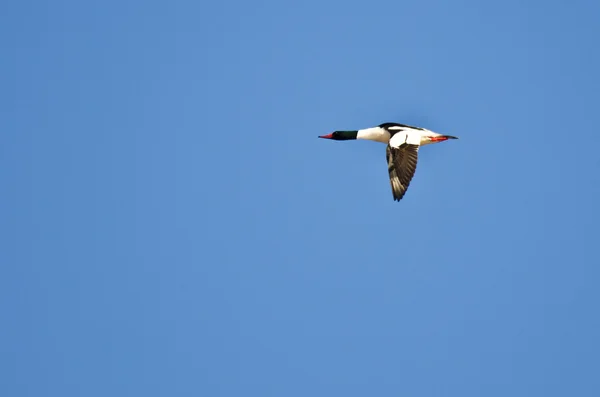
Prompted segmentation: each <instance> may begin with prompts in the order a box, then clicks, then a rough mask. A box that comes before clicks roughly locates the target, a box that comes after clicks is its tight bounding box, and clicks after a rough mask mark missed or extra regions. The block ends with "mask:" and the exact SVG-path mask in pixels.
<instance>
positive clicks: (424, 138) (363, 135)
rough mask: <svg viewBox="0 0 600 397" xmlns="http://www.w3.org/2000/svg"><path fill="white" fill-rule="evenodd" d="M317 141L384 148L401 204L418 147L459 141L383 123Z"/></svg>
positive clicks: (410, 127) (391, 181)
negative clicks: (364, 143) (357, 141)
mask: <svg viewBox="0 0 600 397" xmlns="http://www.w3.org/2000/svg"><path fill="white" fill-rule="evenodd" d="M319 138H324V139H333V140H336V141H347V140H353V139H367V140H370V141H375V142H381V143H385V144H387V149H386V158H387V163H388V172H389V174H390V184H391V186H392V194H393V196H394V200H395V201H400V200H402V197H404V194H405V193H406V190H407V189H408V186H409V185H410V181H411V180H412V178H413V176H414V175H415V171H416V170H417V161H418V153H419V147H421V146H424V145H429V144H432V143H440V142H443V141H447V140H448V139H458V138H457V137H455V136H452V135H442V134H438V133H437V132H433V131H430V130H428V129H425V128H420V127H412V126H410V125H406V124H400V123H383V124H380V125H378V126H377V127H371V128H365V129H362V130H352V131H334V132H332V133H331V134H328V135H320V136H319Z"/></svg>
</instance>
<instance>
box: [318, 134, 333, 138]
mask: <svg viewBox="0 0 600 397" xmlns="http://www.w3.org/2000/svg"><path fill="white" fill-rule="evenodd" d="M319 138H325V139H331V138H333V133H332V134H327V135H319Z"/></svg>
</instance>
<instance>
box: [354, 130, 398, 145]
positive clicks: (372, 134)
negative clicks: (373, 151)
mask: <svg viewBox="0 0 600 397" xmlns="http://www.w3.org/2000/svg"><path fill="white" fill-rule="evenodd" d="M356 139H367V140H369V141H375V142H381V143H388V142H389V141H390V133H389V132H388V131H386V130H385V129H383V128H381V127H373V128H365V129H363V130H358V134H357V135H356Z"/></svg>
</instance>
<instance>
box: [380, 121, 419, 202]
mask: <svg viewBox="0 0 600 397" xmlns="http://www.w3.org/2000/svg"><path fill="white" fill-rule="evenodd" d="M411 138H413V137H409V136H407V135H406V134H403V133H400V134H395V135H394V136H393V137H392V139H390V143H389V144H388V146H387V149H386V157H387V162H388V172H389V173H390V184H391V186H392V194H393V195H394V200H395V201H400V200H402V197H404V194H405V193H406V190H407V189H408V186H409V185H410V181H411V180H412V178H413V176H414V175H415V171H416V170H417V161H418V154H419V145H418V144H416V142H419V141H417V140H416V139H411ZM411 142H415V143H411Z"/></svg>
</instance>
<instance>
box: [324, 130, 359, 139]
mask: <svg viewBox="0 0 600 397" xmlns="http://www.w3.org/2000/svg"><path fill="white" fill-rule="evenodd" d="M357 135H358V131H334V132H332V133H331V134H327V135H319V138H323V139H333V140H334V141H348V140H351V139H356V136H357Z"/></svg>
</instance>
